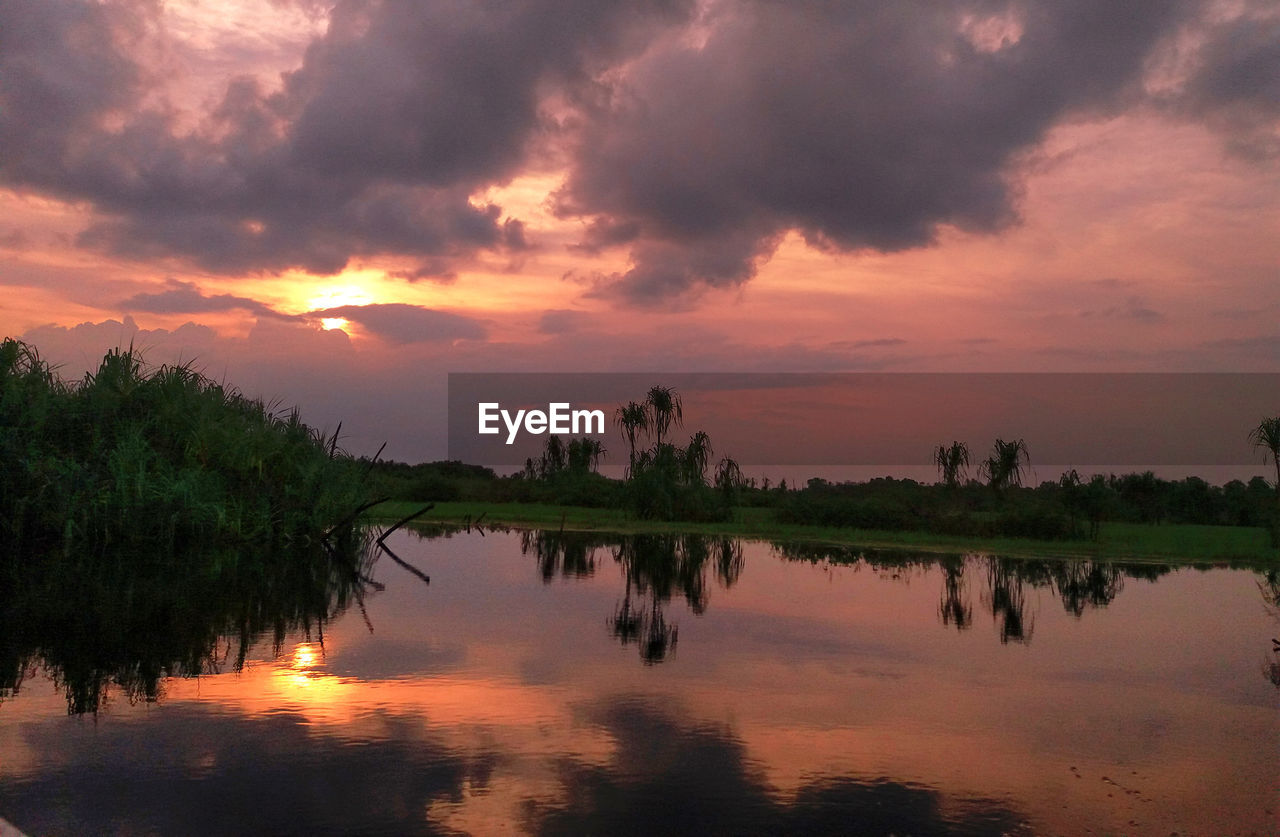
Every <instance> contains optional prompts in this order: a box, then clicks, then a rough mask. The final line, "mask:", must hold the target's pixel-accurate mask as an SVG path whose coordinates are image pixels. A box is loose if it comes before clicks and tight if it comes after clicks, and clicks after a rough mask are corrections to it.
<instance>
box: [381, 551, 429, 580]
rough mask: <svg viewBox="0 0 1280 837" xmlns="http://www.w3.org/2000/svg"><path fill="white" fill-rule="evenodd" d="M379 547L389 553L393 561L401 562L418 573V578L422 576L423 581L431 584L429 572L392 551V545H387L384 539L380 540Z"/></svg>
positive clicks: (406, 567) (409, 569) (410, 570)
mask: <svg viewBox="0 0 1280 837" xmlns="http://www.w3.org/2000/svg"><path fill="white" fill-rule="evenodd" d="M378 547H379V548H380V549H381V550H382V551H383V552H385V553H387V556H388V557H389V558H390V559H391V560H392V561H395V562H396V563H397V564H399V565H400V566H402V567H404V568H405V569H406V570H408V571H409V572H411V573H413V574H414V575H416V576H417V577H418V578H420V579H422V580H423V581H425V582H426V583H427V584H430V583H431V576H429V575H427V574H426V573H424V572H423V571H422V570H420V569H418V568H417V567H415V566H414V565H413V564H410V563H409V562H408V561H406V560H404V559H403V558H401V557H400V556H399V555H396V554H395V553H394V552H392V551H391V547H389V546H387V545H386V544H385V543H383V542H382V541H378Z"/></svg>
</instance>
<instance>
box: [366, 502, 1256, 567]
mask: <svg viewBox="0 0 1280 837" xmlns="http://www.w3.org/2000/svg"><path fill="white" fill-rule="evenodd" d="M416 508H418V506H417V504H416V503H410V502H407V501H398V502H389V503H385V504H383V505H380V506H377V507H375V508H374V509H372V510H371V512H370V514H371V515H372V516H373V519H374V520H376V521H378V522H382V521H388V522H389V521H392V520H397V519H399V518H400V517H402V516H403V515H405V514H407V513H409V512H410V511H413V510H414V509H416ZM481 518H482V519H483V521H484V525H485V526H489V525H490V524H493V525H504V526H511V527H516V528H522V529H545V530H550V531H556V532H574V531H578V532H595V533H602V534H603V533H615V534H641V533H650V534H700V535H706V536H715V537H721V536H731V537H739V538H745V539H748V540H762V541H778V542H788V543H806V544H820V545H845V546H853V547H857V548H859V549H868V548H891V549H910V550H913V551H915V552H918V553H930V554H932V553H939V552H978V553H984V554H993V555H1001V556H1005V557H1020V558H1099V559H1108V560H1135V561H1160V562H1165V563H1176V564H1213V563H1223V562H1227V563H1238V564H1243V565H1247V566H1250V567H1257V566H1273V565H1274V564H1275V562H1276V558H1277V556H1276V551H1275V550H1274V549H1272V548H1271V547H1270V546H1269V545H1268V542H1267V534H1266V532H1265V530H1263V529H1260V528H1256V527H1246V526H1200V525H1194V524H1164V525H1161V526H1152V525H1149V524H1142V523H1103V524H1102V525H1101V527H1100V533H1099V536H1098V539H1097V540H1066V541H1046V540H1035V539H1031V538H1014V537H986V538H984V537H976V536H964V535H949V534H939V533H934V532H921V531H913V530H894V531H890V530H882V529H855V528H848V527H838V526H815V525H809V524H796V523H784V522H781V521H780V520H779V519H778V513H777V510H776V509H773V508H766V507H761V506H738V507H736V508H734V509H733V515H732V518H731V519H729V520H723V521H704V522H697V523H694V522H687V521H663V520H643V519H640V518H637V517H636V516H635V515H634V514H632V513H631V512H630V511H629V510H628V509H626V508H624V507H617V508H601V507H594V508H588V507H585V506H569V505H558V504H554V503H521V502H503V503H495V502H490V501H485V500H480V501H466V502H458V503H437V504H436V506H435V508H433V509H432V511H431V515H430V520H429V521H427V522H424V523H423V524H421V525H425V526H431V525H439V524H443V525H465V524H466V523H467V522H468V521H472V522H474V521H476V520H477V519H481Z"/></svg>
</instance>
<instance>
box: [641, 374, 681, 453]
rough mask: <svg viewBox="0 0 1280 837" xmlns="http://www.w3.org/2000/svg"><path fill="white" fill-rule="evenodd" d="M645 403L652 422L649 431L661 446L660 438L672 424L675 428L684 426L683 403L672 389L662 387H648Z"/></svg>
mask: <svg viewBox="0 0 1280 837" xmlns="http://www.w3.org/2000/svg"><path fill="white" fill-rule="evenodd" d="M645 403H646V404H648V406H649V418H650V420H651V421H652V422H653V424H652V425H651V427H650V429H651V430H653V434H654V437H655V438H656V440H657V443H658V445H659V446H661V445H662V437H663V436H665V435H666V434H667V431H668V430H670V429H671V426H672V425H673V424H674V425H675V426H676V427H681V426H683V425H684V403H683V402H682V401H681V400H680V394H679V393H677V392H676V391H675V389H674V388H672V387H664V386H654V387H650V388H649V392H648V394H647V395H646V396H645Z"/></svg>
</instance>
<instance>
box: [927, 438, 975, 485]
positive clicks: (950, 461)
mask: <svg viewBox="0 0 1280 837" xmlns="http://www.w3.org/2000/svg"><path fill="white" fill-rule="evenodd" d="M933 463H934V465H936V466H937V467H938V474H939V476H941V477H942V483H943V485H946V486H948V487H949V488H955V487H957V486H959V485H960V483H961V482H962V481H963V480H964V475H965V470H966V469H967V468H968V467H969V446H968V445H966V444H965V443H964V442H952V443H951V447H947V446H946V445H938V447H937V448H936V449H935V450H934V452H933Z"/></svg>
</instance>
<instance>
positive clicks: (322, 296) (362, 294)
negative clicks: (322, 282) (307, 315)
mask: <svg viewBox="0 0 1280 837" xmlns="http://www.w3.org/2000/svg"><path fill="white" fill-rule="evenodd" d="M371 302H373V297H372V296H370V295H369V294H368V292H366V291H365V289H364V288H361V287H360V286H359V285H330V286H328V287H326V288H321V289H320V290H319V291H318V292H316V293H315V294H314V295H312V296H311V297H310V298H309V299H307V310H308V311H324V310H327V309H329V308H342V307H343V306H346V305H368V304H369V303H371ZM328 319H335V320H336V319H338V318H337V317H334V318H326V322H327V321H328ZM325 328H330V326H327V325H326V326H325Z"/></svg>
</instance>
